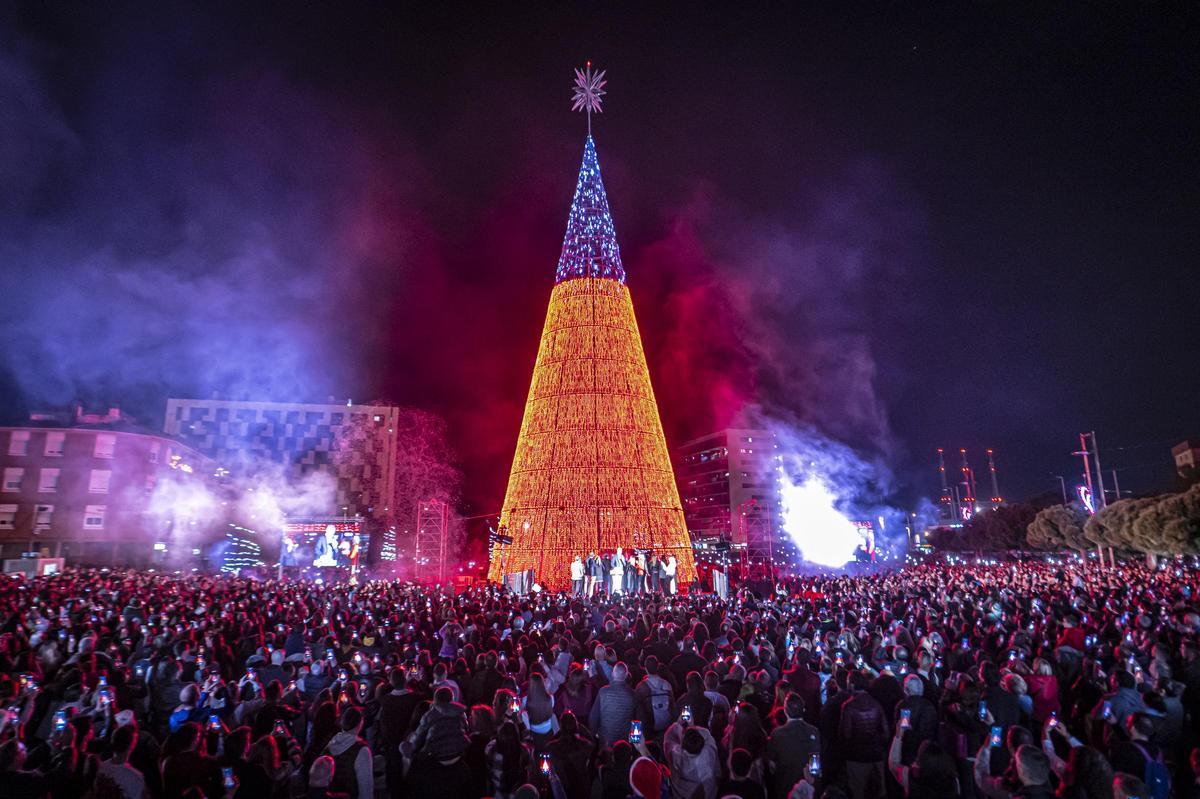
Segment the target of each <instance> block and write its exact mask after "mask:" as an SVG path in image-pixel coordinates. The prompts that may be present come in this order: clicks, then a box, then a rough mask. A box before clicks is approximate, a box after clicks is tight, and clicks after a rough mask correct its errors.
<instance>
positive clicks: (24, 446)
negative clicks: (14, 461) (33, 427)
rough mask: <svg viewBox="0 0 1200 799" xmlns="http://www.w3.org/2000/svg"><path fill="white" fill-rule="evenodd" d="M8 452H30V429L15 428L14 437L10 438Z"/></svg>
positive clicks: (18, 453) (23, 453) (12, 453)
mask: <svg viewBox="0 0 1200 799" xmlns="http://www.w3.org/2000/svg"><path fill="white" fill-rule="evenodd" d="M8 454H9V455H28V454H29V431H28V430H14V431H12V437H11V438H9V439H8Z"/></svg>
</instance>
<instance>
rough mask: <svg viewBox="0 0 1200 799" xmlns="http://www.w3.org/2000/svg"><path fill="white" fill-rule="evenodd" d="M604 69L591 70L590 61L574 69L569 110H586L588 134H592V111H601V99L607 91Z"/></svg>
mask: <svg viewBox="0 0 1200 799" xmlns="http://www.w3.org/2000/svg"><path fill="white" fill-rule="evenodd" d="M606 83H608V81H606V80H605V79H604V70H600V71H599V72H592V62H591V61H589V62H587V64H586V65H585V66H584V68H583V69H576V70H575V87H574V88H573V89H572V90H571V110H572V111H586V112H587V118H588V135H589V136H591V135H592V112H593V111H595V112H596V113H597V114H601V113H603V110H602V109H601V108H600V103H601V100H600V98H601V97H603V96H604V95H605V94H607V92H605V91H604V85H605V84H606Z"/></svg>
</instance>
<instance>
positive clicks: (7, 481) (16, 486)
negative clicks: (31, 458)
mask: <svg viewBox="0 0 1200 799" xmlns="http://www.w3.org/2000/svg"><path fill="white" fill-rule="evenodd" d="M24 476H25V470H24V469H22V468H20V467H18V466H9V467H8V468H7V469H5V470H4V490H5V491H9V492H12V491H20V490H21V478H23V477H24Z"/></svg>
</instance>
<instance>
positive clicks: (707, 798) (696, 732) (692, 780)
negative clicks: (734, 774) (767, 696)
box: [636, 722, 721, 799]
mask: <svg viewBox="0 0 1200 799" xmlns="http://www.w3.org/2000/svg"><path fill="white" fill-rule="evenodd" d="M636 748H637V749H638V751H639V752H640V753H641V754H642V756H643V757H646V756H648V755H649V750H648V749H647V748H646V743H645V741H643V742H642V743H641V744H639V745H638V746H637V747H636ZM663 759H664V760H665V761H666V765H667V768H669V769H670V770H671V792H672V796H687V797H703V799H716V797H717V796H718V793H717V785H718V784H719V783H720V782H721V761H720V755H719V754H718V753H717V742H716V741H715V740H714V739H713V737H712V733H710V732H709V731H708V730H706V729H705V728H703V727H697V726H695V725H687V726H685V725H683V724H682V723H680V722H676V723H674V724H672V725H671V726H670V727H669V728H668V729H667V734H666V735H665V736H664V737H663Z"/></svg>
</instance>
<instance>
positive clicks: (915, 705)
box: [895, 674, 938, 766]
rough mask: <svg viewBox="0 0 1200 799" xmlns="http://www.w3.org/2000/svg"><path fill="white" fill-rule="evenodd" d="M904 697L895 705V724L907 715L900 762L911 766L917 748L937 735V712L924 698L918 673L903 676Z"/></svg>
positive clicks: (923, 689)
mask: <svg viewBox="0 0 1200 799" xmlns="http://www.w3.org/2000/svg"><path fill="white" fill-rule="evenodd" d="M903 688H904V699H902V700H901V701H900V702H899V704H897V705H896V719H895V721H896V726H897V728H898V727H900V726H901V721H902V720H903V719H904V717H905V716H907V718H908V721H907V726H906V729H907V734H905V736H904V740H903V744H902V747H901V757H900V760H901V762H902V763H903V764H904V765H906V766H911V765H912V764H913V762H914V761H915V760H916V759H917V750H919V749H920V748H921V744H923V743H925V742H926V741H932V740H934V739H935V738H936V737H937V731H938V712H937V708H936V707H934V706H933V703H932V702H930V701H929V700H928V699H926V698H925V681H924V680H922V679H921V677H920V675H918V674H910V675H908V676H907V677H905V678H904V686H903Z"/></svg>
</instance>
